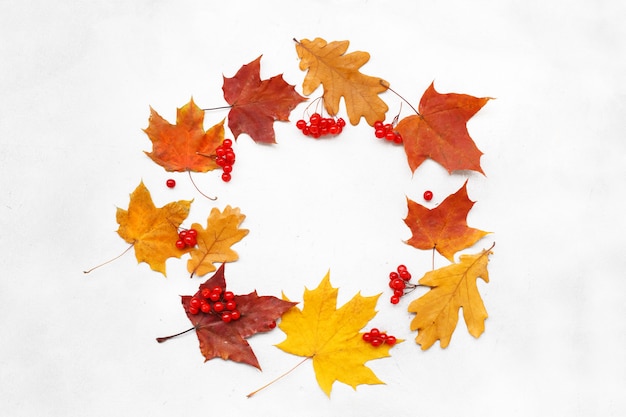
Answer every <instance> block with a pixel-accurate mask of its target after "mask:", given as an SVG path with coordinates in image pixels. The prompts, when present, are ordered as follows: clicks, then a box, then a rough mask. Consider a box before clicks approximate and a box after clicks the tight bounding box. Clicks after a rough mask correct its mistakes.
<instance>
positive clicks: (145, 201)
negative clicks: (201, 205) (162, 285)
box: [116, 181, 191, 275]
mask: <svg viewBox="0 0 626 417" xmlns="http://www.w3.org/2000/svg"><path fill="white" fill-rule="evenodd" d="M190 206H191V201H185V200H181V201H176V202H172V203H169V204H166V205H165V206H163V207H161V208H156V207H155V206H154V203H153V202H152V197H151V196H150V192H149V191H148V189H147V188H146V187H145V185H144V184H143V181H142V182H141V183H140V184H139V186H138V187H137V188H136V189H135V191H133V193H132V194H131V195H130V203H129V204H128V210H124V209H121V208H118V209H117V215H116V217H117V223H118V224H119V225H120V226H119V228H118V230H117V233H118V234H119V235H120V236H121V237H122V238H123V239H124V240H125V241H126V242H128V243H130V244H132V245H133V247H134V249H135V257H136V258H137V262H146V263H147V264H148V265H150V268H152V269H153V270H155V271H158V272H161V273H162V274H163V275H166V274H165V261H166V260H167V259H168V258H171V257H176V258H180V256H181V255H182V254H183V253H185V251H181V250H180V249H178V248H176V245H175V243H176V240H178V226H180V224H181V223H182V222H183V221H184V220H185V219H186V218H187V215H188V214H189V209H190Z"/></svg>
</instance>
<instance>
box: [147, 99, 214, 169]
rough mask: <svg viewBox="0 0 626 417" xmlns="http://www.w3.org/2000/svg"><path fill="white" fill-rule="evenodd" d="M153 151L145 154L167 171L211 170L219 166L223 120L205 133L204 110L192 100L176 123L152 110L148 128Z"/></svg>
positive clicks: (178, 111)
mask: <svg viewBox="0 0 626 417" xmlns="http://www.w3.org/2000/svg"><path fill="white" fill-rule="evenodd" d="M144 132H146V134H147V135H148V137H149V138H150V140H151V141H152V152H145V153H146V155H148V156H149V157H150V158H151V159H152V160H153V161H154V162H156V163H157V164H159V165H161V166H162V167H163V168H165V170H166V171H177V172H182V171H194V172H207V171H212V170H214V169H216V168H219V166H218V165H217V164H216V162H215V159H214V158H209V157H207V155H214V154H215V149H216V148H217V147H218V146H219V145H220V144H221V143H222V142H223V141H224V121H223V120H222V121H221V122H220V123H218V124H216V125H215V126H213V127H211V128H210V129H209V130H207V131H206V132H205V130H204V110H202V109H201V108H199V107H198V106H197V105H196V103H194V101H193V99H191V100H190V101H189V103H187V104H185V105H184V106H183V107H181V108H179V109H178V110H177V111H176V124H175V125H173V124H170V123H169V122H168V121H167V120H165V119H164V118H162V117H161V116H160V115H159V114H158V113H157V112H156V111H155V110H154V109H153V108H152V107H151V108H150V120H149V124H148V127H147V128H146V129H144Z"/></svg>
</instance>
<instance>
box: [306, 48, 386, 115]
mask: <svg viewBox="0 0 626 417" xmlns="http://www.w3.org/2000/svg"><path fill="white" fill-rule="evenodd" d="M349 44H350V42H348V41H335V42H330V43H327V42H326V41H325V40H324V39H321V38H315V39H314V40H312V41H310V40H308V39H302V40H301V41H300V42H297V43H296V52H297V53H298V57H300V69H301V70H303V71H304V70H308V72H307V74H306V77H305V78H304V83H303V84H302V91H303V93H304V94H305V95H307V96H308V95H309V94H311V93H313V91H315V89H316V88H317V87H318V86H319V85H320V84H322V86H323V88H324V105H325V107H326V111H327V112H328V113H329V114H331V115H335V114H337V113H338V112H339V101H340V99H341V97H343V99H344V101H345V103H346V110H347V112H348V117H349V118H350V123H352V124H353V125H356V124H358V123H359V120H360V119H361V117H364V118H365V120H367V123H369V124H370V125H374V123H375V122H376V121H377V120H385V113H386V112H387V110H388V107H387V104H385V102H384V101H383V100H382V99H381V98H380V97H379V96H378V95H379V94H380V93H382V92H384V91H387V88H388V85H389V84H388V83H387V82H386V81H384V80H383V79H381V78H378V77H371V76H369V75H365V74H362V73H361V72H360V71H359V70H360V68H361V67H362V66H363V65H365V63H366V62H367V61H369V59H370V55H369V54H368V53H367V52H363V51H356V52H351V53H349V54H346V53H345V52H346V51H347V50H348V45H349Z"/></svg>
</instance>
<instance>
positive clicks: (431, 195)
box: [424, 190, 433, 201]
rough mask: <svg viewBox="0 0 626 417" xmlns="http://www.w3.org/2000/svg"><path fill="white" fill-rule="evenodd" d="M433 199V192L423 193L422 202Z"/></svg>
mask: <svg viewBox="0 0 626 417" xmlns="http://www.w3.org/2000/svg"><path fill="white" fill-rule="evenodd" d="M432 199H433V192H432V191H430V190H429V191H424V200H426V201H430V200H432Z"/></svg>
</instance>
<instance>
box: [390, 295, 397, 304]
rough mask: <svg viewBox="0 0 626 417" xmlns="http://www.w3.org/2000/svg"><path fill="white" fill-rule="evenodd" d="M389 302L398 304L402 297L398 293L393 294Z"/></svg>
mask: <svg viewBox="0 0 626 417" xmlns="http://www.w3.org/2000/svg"><path fill="white" fill-rule="evenodd" d="M389 302H390V303H391V304H398V303H399V302H400V297H398V296H397V295H392V296H391V298H390V299H389Z"/></svg>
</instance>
